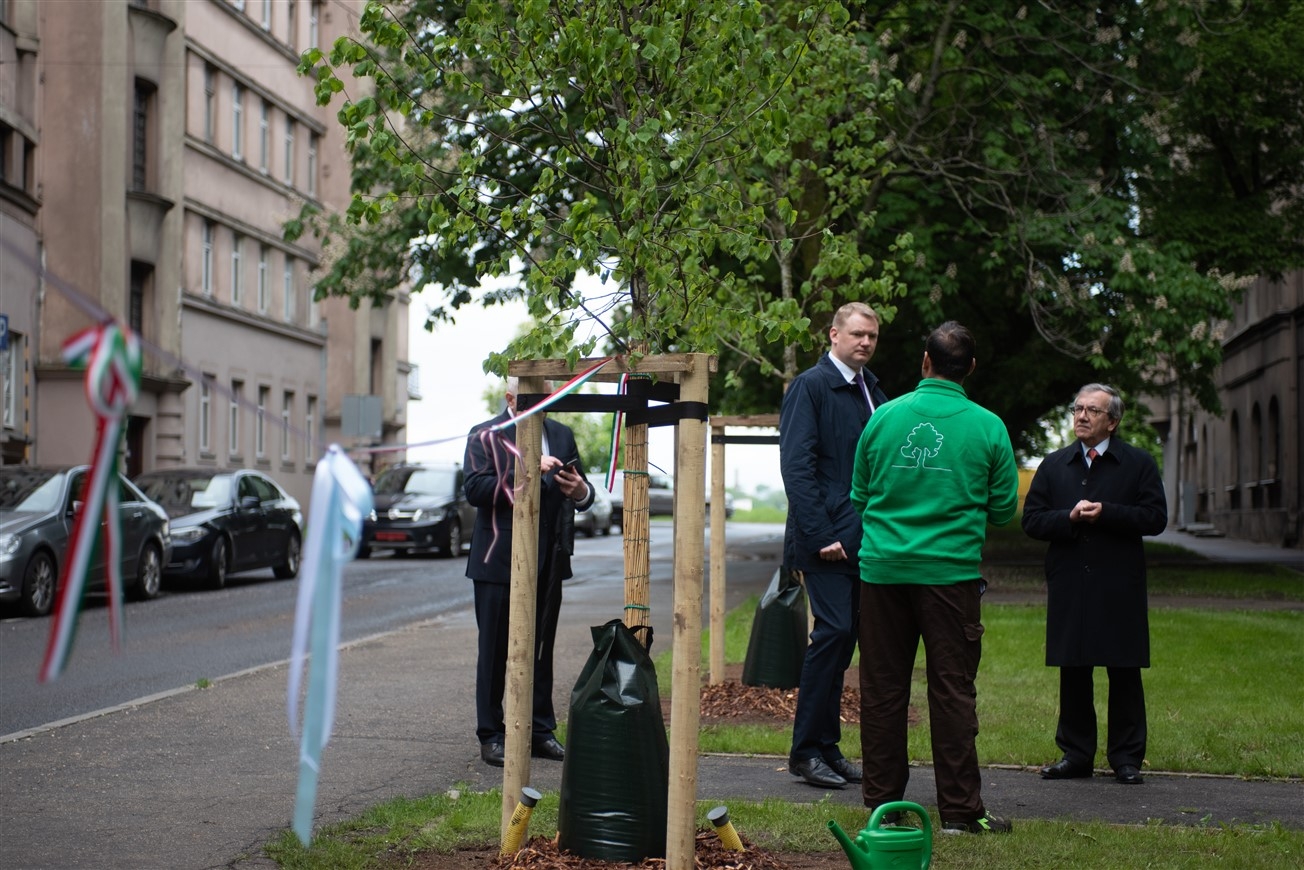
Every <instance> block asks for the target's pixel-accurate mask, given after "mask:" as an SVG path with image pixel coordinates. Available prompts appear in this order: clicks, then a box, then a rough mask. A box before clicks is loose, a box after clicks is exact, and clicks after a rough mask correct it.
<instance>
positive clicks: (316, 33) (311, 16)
mask: <svg viewBox="0 0 1304 870" xmlns="http://www.w3.org/2000/svg"><path fill="white" fill-rule="evenodd" d="M308 47H309V48H321V0H312V2H311V3H310V4H308Z"/></svg>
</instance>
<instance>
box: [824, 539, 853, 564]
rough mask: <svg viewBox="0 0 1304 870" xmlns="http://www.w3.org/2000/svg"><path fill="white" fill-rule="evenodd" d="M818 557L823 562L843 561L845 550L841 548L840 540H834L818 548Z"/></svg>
mask: <svg viewBox="0 0 1304 870" xmlns="http://www.w3.org/2000/svg"><path fill="white" fill-rule="evenodd" d="M820 558H821V559H823V560H824V561H825V562H843V561H846V558H847V552H846V551H845V550H843V549H842V542H841V541H835V542H834V543H832V544H829V545H828V546H827V547H823V548H821V549H820Z"/></svg>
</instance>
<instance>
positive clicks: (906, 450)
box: [892, 423, 951, 471]
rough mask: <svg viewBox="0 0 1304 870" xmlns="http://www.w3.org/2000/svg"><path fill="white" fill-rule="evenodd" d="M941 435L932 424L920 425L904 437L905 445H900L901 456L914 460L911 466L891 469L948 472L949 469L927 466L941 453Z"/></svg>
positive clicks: (899, 466)
mask: <svg viewBox="0 0 1304 870" xmlns="http://www.w3.org/2000/svg"><path fill="white" fill-rule="evenodd" d="M943 440H944V439H943V437H942V433H941V432H938V431H937V428H936V427H935V426H933V424H932V423H920V424H919V425H918V426H916V427H915V428H914V429H911V430H910V434H909V435H908V436H906V443H905V444H902V445H901V455H902V456H904V457H905V458H906V459H912V460H914V464H913V465H894V466H892V467H893V468H927V469H929V470H931V471H950V470H951V469H949V468H941V467H938V466H935V465H929V464H928V460H930V459H933V458H935V457H936V456H937V454H939V453H941V452H942V441H943Z"/></svg>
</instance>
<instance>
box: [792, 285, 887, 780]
mask: <svg viewBox="0 0 1304 870" xmlns="http://www.w3.org/2000/svg"><path fill="white" fill-rule="evenodd" d="M829 345H830V347H829V352H828V353H826V354H824V355H823V356H822V357H820V359H819V362H817V363H816V364H815V365H813V366H811V367H810V368H808V369H806V370H805V371H804V372H802V373H801V374H799V375H797V377H796V378H794V379H793V381H792V383H791V384H789V385H788V390H787V392H786V393H784V396H783V404H782V405H781V406H780V409H779V467H780V470H781V471H782V472H783V489H784V492H785V494H786V495H787V497H788V527H787V531H786V533H785V535H784V545H783V558H784V563H785V564H786V566H787V567H788V568H789V569H791V570H795V571H801V572H802V574H803V576H804V582H805V584H806V595H807V597H808V598H809V600H810V608H811V614H812V615H813V616H814V617H815V629H814V630H813V631H812V632H811V635H810V644H809V646H807V647H806V658H805V661H804V662H803V663H802V668H801V680H800V683H799V689H798V692H797V711H796V714H795V715H794V717H793V723H792V749H791V750H790V751H789V753H788V770H789V771H791V772H792V774H793V775H794V776H799V777H801V778H802V779H803V780H805V781H806V782H808V783H810V784H811V785H813V786H815V787H817V788H845V787H846V785H847V783H849V782H860V781H861V769H860V767H859V766H858V765H855V764H853V763H851V762H850V761H848V760H847V759H846V758H845V757H844V756H843V754H842V750H841V749H840V748H839V747H838V742H839V741H840V740H841V739H842V727H841V721H840V715H841V712H842V686H843V677H844V675H845V674H846V671H847V668H848V666H850V664H851V656H852V654H853V653H854V652H855V650H856V636H857V631H858V619H859V616H860V586H861V580H860V533H861V518H860V515H859V514H858V513H856V509H855V508H853V507H852V506H851V472H852V468H853V467H854V465H855V460H856V442H857V441H858V440H859V439H860V433H861V432H863V431H864V429H865V424H866V423H867V422H869V417H870V415H871V414H873V413H874V409H875V408H877V407H878V406H879V405H881V404H883V403H884V402H886V401H887V396H886V395H885V394H884V392H883V391H882V389H880V388H879V386H878V378H876V377H875V376H874V373H873V372H871V371H870V370H869V366H868V363H869V360H870V358H871V357H872V356H873V355H874V349H875V348H876V347H877V346H878V315H877V314H875V313H874V310H873V309H872V308H870V307H869V306H868V305H866V304H865V303H863V302H848V303H847V304H846V305H843V306H842V307H841V308H839V309H838V310H837V311H836V312H835V313H834V315H833V323H832V326H830V327H829Z"/></svg>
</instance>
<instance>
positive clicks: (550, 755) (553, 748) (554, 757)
mask: <svg viewBox="0 0 1304 870" xmlns="http://www.w3.org/2000/svg"><path fill="white" fill-rule="evenodd" d="M530 754H531V755H533V756H534V757H535V758H546V759H548V760H550V761H561V760H562V759H563V758H565V757H566V750H565V749H564V748H563V747H562V745H561V744H560V743H558V742H557V738H556V737H537V738H535V739H534V740H533V741H531V742H530Z"/></svg>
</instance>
